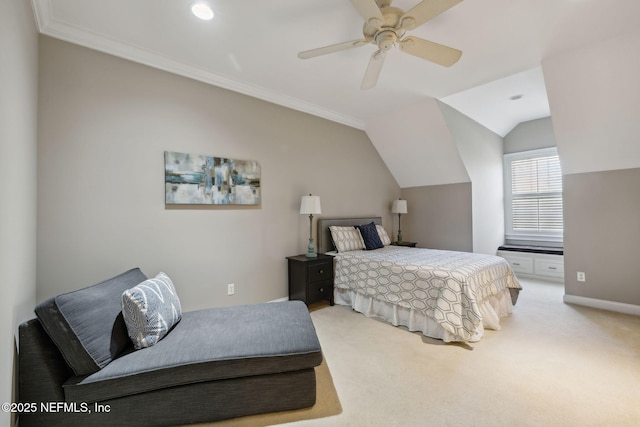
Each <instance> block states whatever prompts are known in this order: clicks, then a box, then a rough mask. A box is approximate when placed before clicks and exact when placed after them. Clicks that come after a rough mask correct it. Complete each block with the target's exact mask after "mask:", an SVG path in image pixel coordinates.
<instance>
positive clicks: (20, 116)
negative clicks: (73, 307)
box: [0, 1, 38, 425]
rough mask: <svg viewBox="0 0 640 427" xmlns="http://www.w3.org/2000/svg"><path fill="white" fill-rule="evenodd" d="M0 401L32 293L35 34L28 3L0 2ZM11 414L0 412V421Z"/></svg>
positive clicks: (6, 392)
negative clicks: (18, 333) (0, 275)
mask: <svg viewBox="0 0 640 427" xmlns="http://www.w3.org/2000/svg"><path fill="white" fill-rule="evenodd" d="M0 52H1V54H0V182H1V183H2V201H1V202H0V272H2V282H3V285H2V298H0V325H1V326H0V401H1V402H11V398H12V391H13V388H12V382H13V380H14V333H15V332H16V327H17V325H18V324H19V323H21V322H22V321H24V320H27V319H29V318H31V317H33V306H34V303H35V292H36V273H35V264H36V177H37V170H36V137H37V133H36V127H37V87H38V74H37V73H38V37H37V32H36V29H35V25H34V22H33V16H32V13H31V5H30V2H27V1H2V2H0ZM11 422H12V421H11V415H10V414H9V413H7V412H6V411H2V412H0V425H10V423H11Z"/></svg>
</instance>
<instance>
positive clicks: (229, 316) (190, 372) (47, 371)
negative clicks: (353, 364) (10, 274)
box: [18, 269, 322, 427]
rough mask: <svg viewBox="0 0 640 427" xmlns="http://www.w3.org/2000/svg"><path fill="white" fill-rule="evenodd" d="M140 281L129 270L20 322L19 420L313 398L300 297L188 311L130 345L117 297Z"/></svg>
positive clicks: (186, 417) (269, 404) (311, 331)
mask: <svg viewBox="0 0 640 427" xmlns="http://www.w3.org/2000/svg"><path fill="white" fill-rule="evenodd" d="M145 279H146V276H145V275H144V274H143V273H142V272H141V271H140V270H139V269H133V270H130V271H128V272H126V273H123V274H121V275H120V276H117V277H114V278H112V279H109V280H107V281H105V282H102V283H99V284H97V285H94V286H92V287H88V288H84V289H81V290H78V291H74V292H71V293H68V294H63V295H60V296H58V297H55V298H52V299H50V300H48V301H45V302H43V303H42V304H40V305H39V306H38V307H37V308H36V314H37V316H38V318H37V319H32V320H30V321H28V322H25V323H23V324H22V325H20V328H19V335H20V344H19V373H18V375H19V385H20V388H19V400H20V402H21V406H22V409H24V411H23V412H22V413H21V414H20V415H19V420H20V426H21V427H29V426H44V425H46V426H56V425H62V426H75V425H78V426H106V425H109V426H113V425H122V426H128V425H132V426H142V425H144V426H162V425H183V424H190V423H198V422H206V421H216V420H221V419H226V418H232V417H238V416H244V415H252V414H258V413H265V412H274V411H283V410H291V409H298V408H304V407H309V406H312V405H314V403H315V398H316V395H315V394H316V384H315V370H314V367H315V366H317V365H319V364H320V363H321V361H322V352H321V349H320V344H319V342H318V338H317V336H316V333H315V328H314V327H313V323H312V322H311V318H310V316H309V313H308V310H307V308H306V306H305V305H304V303H302V302H300V301H286V302H278V303H265V304H256V305H246V306H237V307H226V308H214V309H207V310H200V311H193V312H186V313H183V316H182V320H181V321H180V322H179V323H178V324H177V325H176V326H175V327H174V328H173V330H171V332H169V334H168V335H166V336H165V337H164V338H163V339H162V340H161V341H160V342H158V343H157V344H155V345H154V346H152V347H149V348H145V349H142V350H135V351H134V350H133V346H132V344H131V341H130V340H129V337H128V335H127V330H126V326H125V324H124V321H123V319H122V314H121V312H120V311H121V309H120V295H121V293H122V292H123V291H124V290H125V289H128V288H131V287H132V286H135V285H136V284H138V283H140V282H141V281H144V280H145ZM54 342H55V344H54ZM71 366H73V367H74V369H76V370H80V371H81V372H85V371H90V373H84V374H80V375H79V374H77V373H75V372H74V369H72V368H71Z"/></svg>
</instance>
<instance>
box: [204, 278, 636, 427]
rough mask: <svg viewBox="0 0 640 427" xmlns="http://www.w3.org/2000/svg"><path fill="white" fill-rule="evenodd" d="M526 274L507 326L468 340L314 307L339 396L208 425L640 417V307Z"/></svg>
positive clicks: (582, 421)
mask: <svg viewBox="0 0 640 427" xmlns="http://www.w3.org/2000/svg"><path fill="white" fill-rule="evenodd" d="M521 283H522V285H523V287H524V290H523V292H521V293H520V298H519V299H518V303H517V305H516V307H515V310H514V313H513V315H512V316H510V317H508V318H503V319H502V329H501V330H500V331H486V333H485V337H484V338H483V339H482V340H481V341H480V342H477V343H474V344H472V345H465V344H445V343H443V342H441V341H438V340H433V339H430V338H426V337H424V336H422V335H421V334H420V333H412V332H409V331H407V330H406V329H405V328H402V327H400V328H398V327H393V326H391V325H388V324H386V323H383V322H381V321H378V320H375V319H370V318H367V317H365V316H363V315H361V314H359V313H356V312H354V311H352V310H351V309H349V308H348V307H344V306H333V307H330V306H328V305H320V306H313V307H312V308H311V317H312V318H313V321H314V324H315V326H316V330H317V332H318V337H319V338H320V343H321V345H322V350H323V353H324V356H325V360H326V363H327V365H328V368H329V369H330V373H329V379H331V378H332V382H331V388H330V389H333V386H334V385H335V389H333V390H334V391H333V393H335V392H337V397H335V395H333V396H334V397H335V400H332V402H333V403H330V404H329V405H325V403H326V402H325V403H323V402H322V401H319V403H318V404H317V405H316V406H318V405H320V406H321V407H322V411H316V412H314V411H313V410H311V411H310V412H307V413H306V414H305V413H298V414H294V415H295V416H294V417H291V415H292V414H293V412H297V411H292V413H287V412H283V413H279V414H267V415H263V416H256V417H249V418H250V421H251V423H252V424H236V423H237V422H242V421H246V420H243V419H239V420H231V421H227V422H222V423H218V424H212V425H216V426H218V425H220V426H222V425H224V426H234V427H235V426H245V425H246V426H258V425H260V426H267V425H275V424H278V425H286V426H299V427H308V426H309V427H311V426H313V427H315V426H323V427H324V426H355V427H358V426H363V427H365V426H366V427H369V426H372V427H377V426H381V427H393V426H399V427H400V426H402V427H412V426H438V427H440V426H455V427H461V426H474V427H483V426H491V427H500V426H509V427H511V426H525V427H528V426H531V427H543V426H554V427H557V426H568V427H573V426H575V427H578V426H579V427H589V426H594V427H595V426H612V427H625V426H629V427H631V426H640V317H635V316H628V315H622V314H617V313H611V312H605V311H600V310H596V309H591V308H586V307H580V306H573V305H567V304H564V303H563V302H562V295H563V292H564V288H563V286H562V285H559V284H551V283H545V282H537V281H528V280H522V281H521ZM327 372H329V370H327ZM318 393H319V394H320V393H321V392H320V388H319V392H318ZM325 394H326V393H325ZM329 394H331V393H329ZM314 408H315V407H314ZM316 409H317V408H316ZM287 417H288V418H287Z"/></svg>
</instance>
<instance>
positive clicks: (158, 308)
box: [122, 272, 182, 350]
mask: <svg viewBox="0 0 640 427" xmlns="http://www.w3.org/2000/svg"><path fill="white" fill-rule="evenodd" d="M122 315H123V317H124V322H125V324H126V325H127V332H128V334H129V338H131V341H133V346H134V347H135V349H136V350H140V349H142V348H145V347H151V346H152V345H154V344H156V343H157V342H158V341H160V340H161V339H162V338H163V337H164V336H165V335H167V333H169V331H170V330H171V328H173V327H174V326H175V325H176V324H177V323H178V322H179V321H180V319H182V307H181V306H180V300H179V299H178V294H177V293H176V289H175V288H174V286H173V282H172V281H171V279H170V278H169V276H167V275H166V274H165V273H162V272H160V273H158V275H157V276H156V277H155V278H153V279H148V280H145V281H144V282H142V283H140V284H138V285H137V286H134V287H133V288H131V289H127V290H126V291H124V292H123V293H122Z"/></svg>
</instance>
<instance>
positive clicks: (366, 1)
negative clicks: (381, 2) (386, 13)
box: [351, 0, 384, 27]
mask: <svg viewBox="0 0 640 427" xmlns="http://www.w3.org/2000/svg"><path fill="white" fill-rule="evenodd" d="M351 3H353V6H354V7H355V8H356V10H357V11H358V13H359V14H360V16H362V19H364V22H365V24H370V25H372V26H374V27H381V26H382V24H384V17H383V16H382V12H380V8H379V7H378V5H377V4H376V1H375V0H351Z"/></svg>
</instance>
